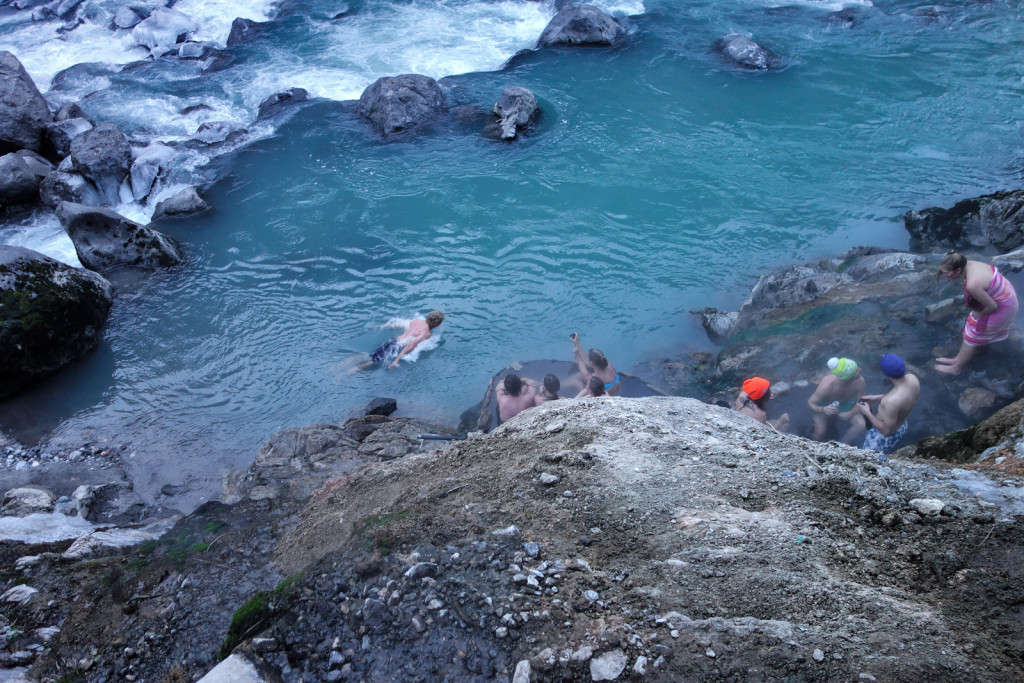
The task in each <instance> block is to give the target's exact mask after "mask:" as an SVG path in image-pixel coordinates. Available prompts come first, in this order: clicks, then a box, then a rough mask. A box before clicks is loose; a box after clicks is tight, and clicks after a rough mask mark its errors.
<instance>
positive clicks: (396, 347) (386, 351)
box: [349, 311, 444, 372]
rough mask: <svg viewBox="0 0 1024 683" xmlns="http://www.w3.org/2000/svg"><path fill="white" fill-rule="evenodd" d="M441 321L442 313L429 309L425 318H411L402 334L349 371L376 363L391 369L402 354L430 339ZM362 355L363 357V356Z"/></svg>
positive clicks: (384, 344)
mask: <svg viewBox="0 0 1024 683" xmlns="http://www.w3.org/2000/svg"><path fill="white" fill-rule="evenodd" d="M443 322H444V313H442V312H441V311H431V312H430V313H428V314H427V317H426V319H425V320H424V319H422V318H416V319H415V320H412V321H411V322H410V323H409V326H408V327H406V328H405V331H404V332H402V334H400V335H398V336H397V337H392V338H391V339H388V340H387V341H386V342H384V343H383V344H381V345H380V346H378V347H377V348H376V349H374V350H373V353H372V354H370V360H368V361H366V362H364V363H360V364H359V365H357V366H356V367H355V368H353V369H352V370H350V371H349V372H355V371H356V370H365V369H367V368H369V367H372V366H374V365H377V364H380V365H383V366H385V367H386V368H387V369H388V370H393V369H394V368H395V367H397V366H398V361H400V360H402V357H403V356H405V355H406V354H408V353H409V352H410V351H412V350H413V349H415V348H416V347H417V346H419V345H420V344H421V343H423V342H425V341H427V340H428V339H430V335H431V333H432V332H433V331H434V330H435V329H437V328H438V327H439V326H440V325H441V323H443ZM377 327H383V325H375V326H374V328H377ZM363 357H364V358H365V356H363ZM357 358H358V356H357Z"/></svg>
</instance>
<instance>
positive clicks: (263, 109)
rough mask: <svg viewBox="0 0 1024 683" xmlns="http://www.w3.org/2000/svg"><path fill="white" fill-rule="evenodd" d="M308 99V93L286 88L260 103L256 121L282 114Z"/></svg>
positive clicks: (302, 90)
mask: <svg viewBox="0 0 1024 683" xmlns="http://www.w3.org/2000/svg"><path fill="white" fill-rule="evenodd" d="M308 99H309V93H308V92H306V90H304V89H303V88H288V89H287V90H282V91H281V92H277V93H274V94H273V95H271V96H270V97H267V98H266V99H264V100H263V101H262V102H260V108H259V111H258V113H257V114H256V120H257V121H259V120H260V119H265V118H268V117H271V116H276V115H277V114H280V113H282V112H283V111H284V110H285V109H287V108H288V107H291V106H294V105H296V104H298V103H300V102H305V101H306V100H308Z"/></svg>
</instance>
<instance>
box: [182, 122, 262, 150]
mask: <svg viewBox="0 0 1024 683" xmlns="http://www.w3.org/2000/svg"><path fill="white" fill-rule="evenodd" d="M248 132H249V131H248V130H247V129H246V127H245V126H243V125H242V124H240V123H236V122H235V121H207V122H206V123H204V124H202V125H201V126H199V129H198V130H197V131H196V134H195V135H193V136H192V139H193V140H195V141H196V142H201V143H202V144H204V145H216V144H220V143H222V142H231V141H233V140H236V139H238V138H240V137H241V136H243V135H245V134H246V133H248Z"/></svg>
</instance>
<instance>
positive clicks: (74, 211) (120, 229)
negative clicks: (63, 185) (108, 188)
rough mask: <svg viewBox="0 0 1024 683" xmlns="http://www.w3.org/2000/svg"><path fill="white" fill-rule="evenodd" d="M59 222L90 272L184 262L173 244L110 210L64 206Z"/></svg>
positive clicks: (79, 205)
mask: <svg viewBox="0 0 1024 683" xmlns="http://www.w3.org/2000/svg"><path fill="white" fill-rule="evenodd" d="M57 218H58V219H60V222H61V225H63V226H64V229H65V230H66V231H67V233H68V236H69V237H70V238H71V241H72V242H74V245H75V252H76V253H77V254H78V258H79V260H80V261H81V262H82V265H84V266H85V267H86V268H88V269H90V270H95V271H99V272H109V271H111V270H114V269H116V268H122V267H132V268H142V269H149V270H153V269H157V268H167V267H170V266H174V265H176V264H178V263H180V262H181V260H182V256H181V250H180V249H179V248H178V245H177V244H176V243H175V242H174V240H172V239H171V238H169V237H167V236H166V235H164V234H163V233H160V232H157V231H156V230H153V229H151V228H148V227H146V226H144V225H140V224H139V223H136V222H135V221H130V220H128V219H127V218H125V217H124V216H122V215H120V214H118V213H115V212H114V211H111V210H109V209H104V208H101V207H95V206H85V205H83V204H74V203H71V202H61V204H60V205H59V206H58V207H57Z"/></svg>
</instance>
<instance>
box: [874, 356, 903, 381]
mask: <svg viewBox="0 0 1024 683" xmlns="http://www.w3.org/2000/svg"><path fill="white" fill-rule="evenodd" d="M879 365H881V366H882V374H883V375H885V376H886V377H892V378H893V379H899V378H900V377H902V376H903V375H905V374H907V364H906V363H904V362H903V359H902V358H900V357H899V356H897V355H896V354H895V353H887V354H885V355H884V356H882V362H881V363H880V364H879Z"/></svg>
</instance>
